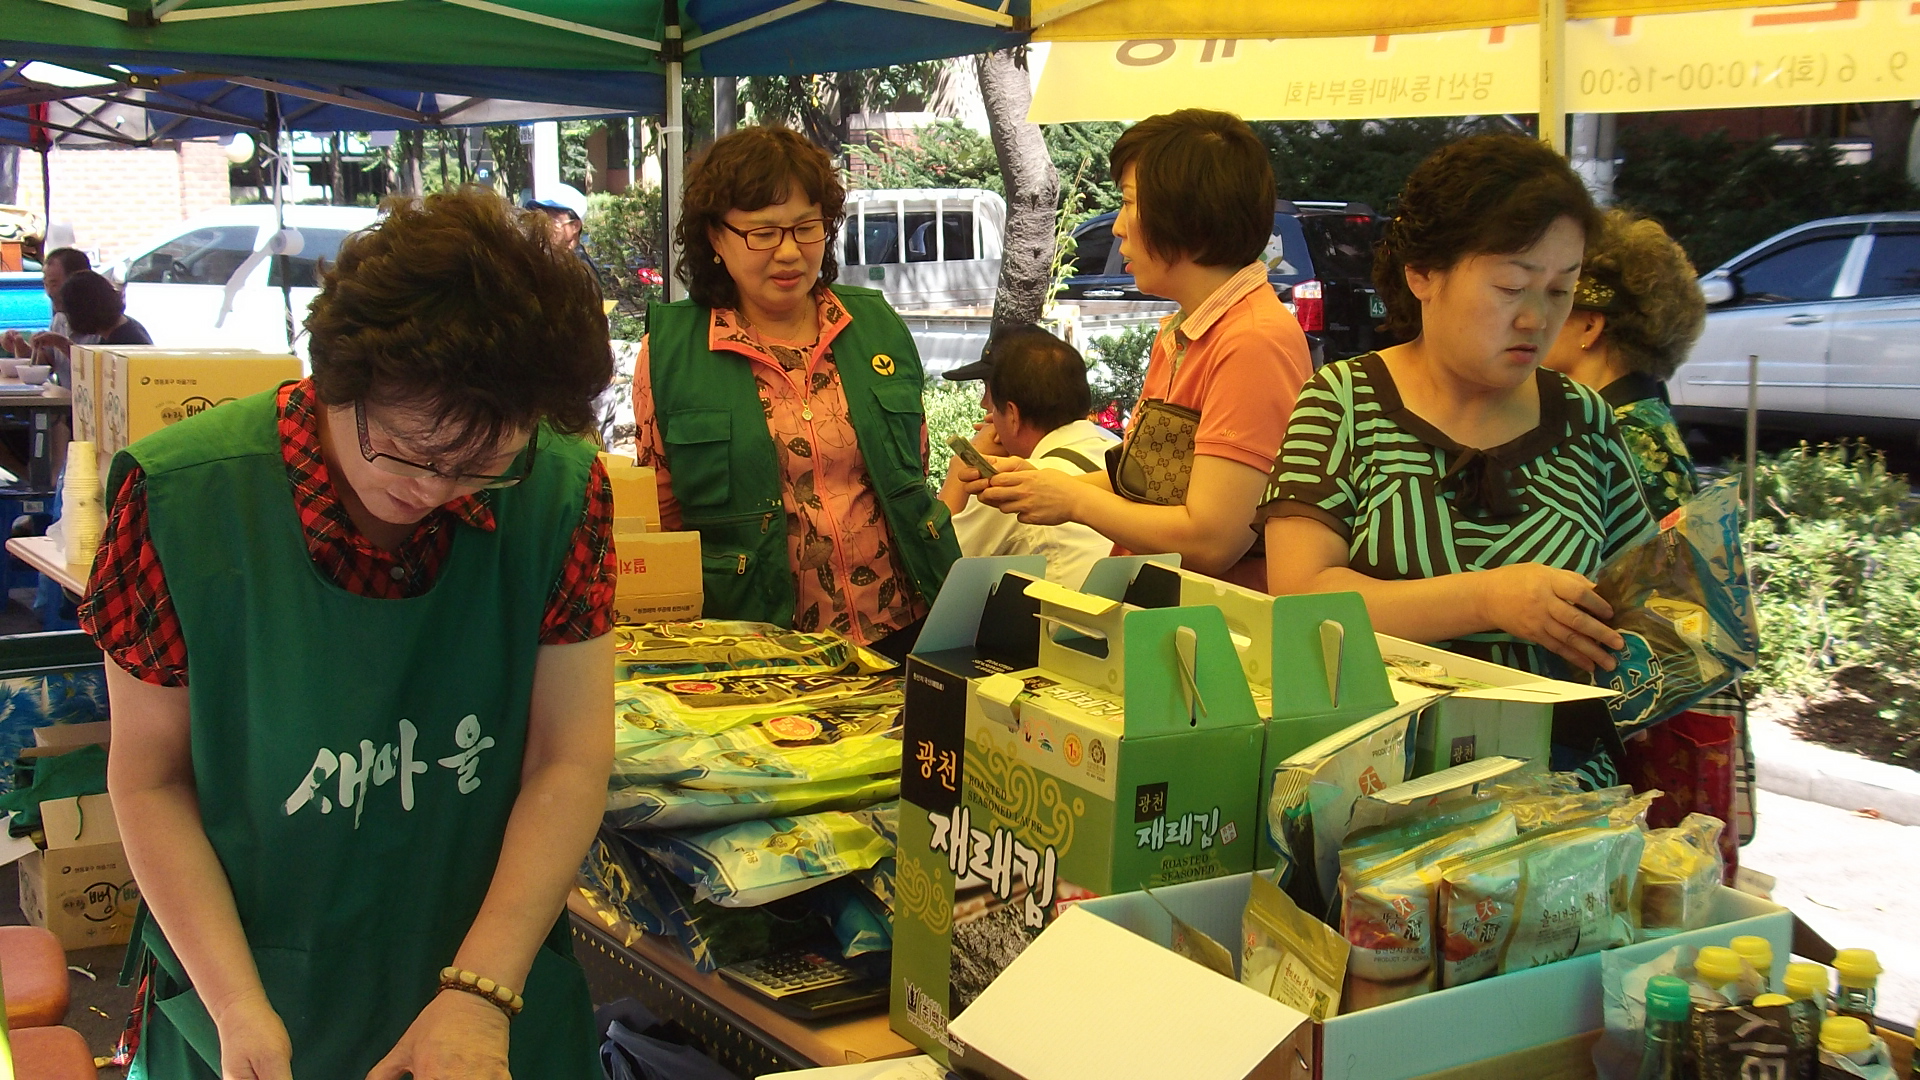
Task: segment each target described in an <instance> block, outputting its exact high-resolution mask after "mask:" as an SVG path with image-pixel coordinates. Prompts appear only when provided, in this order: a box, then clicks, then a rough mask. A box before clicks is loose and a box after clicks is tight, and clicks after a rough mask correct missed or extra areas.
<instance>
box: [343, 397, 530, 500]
mask: <svg viewBox="0 0 1920 1080" xmlns="http://www.w3.org/2000/svg"><path fill="white" fill-rule="evenodd" d="M353 420H354V423H355V424H356V425H358V426H359V428H360V455H361V456H362V457H364V458H366V459H367V464H369V465H372V466H373V467H374V468H376V469H379V470H380V471H381V472H385V473H391V474H393V475H394V476H404V477H407V478H409V479H412V480H429V479H431V480H451V481H453V482H454V483H456V484H461V485H464V486H467V487H480V488H507V487H512V486H513V485H515V484H517V483H519V482H520V481H522V480H525V479H526V478H527V477H528V476H529V475H531V474H532V472H533V457H534V454H535V452H536V451H538V449H539V442H540V432H539V430H538V429H537V428H536V429H535V430H534V433H533V434H532V435H530V436H528V438H527V445H526V446H525V447H524V448H522V449H521V451H520V454H519V456H518V457H515V458H514V463H515V464H516V465H518V466H519V467H518V468H515V469H513V470H511V471H509V472H504V473H501V474H500V475H498V476H489V475H486V474H484V473H456V472H447V471H446V470H444V469H441V468H440V467H439V466H437V465H434V464H433V463H431V462H423V461H408V460H407V459H406V458H403V457H395V456H393V455H392V454H388V453H383V452H381V451H379V450H375V449H374V448H373V441H372V440H371V439H369V438H367V407H366V405H365V404H363V403H362V402H358V401H356V402H354V403H353Z"/></svg>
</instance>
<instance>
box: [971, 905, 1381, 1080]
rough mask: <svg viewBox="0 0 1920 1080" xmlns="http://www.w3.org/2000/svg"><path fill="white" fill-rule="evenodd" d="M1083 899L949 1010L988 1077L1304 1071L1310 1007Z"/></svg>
mask: <svg viewBox="0 0 1920 1080" xmlns="http://www.w3.org/2000/svg"><path fill="white" fill-rule="evenodd" d="M1221 880H1224V881H1235V880H1238V881H1242V882H1244V881H1245V880H1246V879H1245V875H1242V876H1241V877H1239V878H1224V879H1221ZM1160 891H1161V890H1155V895H1158V894H1159V893H1160ZM1243 891H1244V889H1243ZM1140 895H1141V894H1139V893H1127V894H1123V896H1140ZM1149 902H1151V901H1149ZM1085 908H1086V905H1085V904H1081V905H1078V906H1076V907H1073V908H1069V909H1068V910H1067V912H1066V913H1065V914H1063V915H1061V916H1060V917H1059V918H1058V919H1056V920H1054V922H1053V924H1052V925H1051V926H1048V927H1047V928H1046V930H1044V931H1042V932H1041V934H1040V936H1039V937H1037V938H1035V939H1034V941H1033V944H1031V945H1029V946H1027V948H1026V951H1025V952H1022V953H1021V954H1020V956H1019V957H1018V958H1017V959H1015V960H1014V961H1013V963H1011V964H1009V965H1008V966H1007V969H1006V970H1005V971H1003V972H1001V973H1000V977H999V978H997V979H995V980H994V981H993V985H991V986H989V987H987V989H986V990H985V991H984V992H982V993H981V995H980V996H979V998H977V999H975V1001H974V1003H973V1004H972V1005H971V1006H969V1007H968V1008H967V1010H966V1011H965V1012H963V1013H961V1014H960V1015H959V1016H957V1017H954V1019H953V1021H952V1023H951V1024H950V1025H948V1030H949V1031H950V1032H951V1034H952V1035H953V1037H954V1039H955V1040H956V1041H957V1042H958V1043H960V1044H961V1052H960V1053H959V1054H958V1055H956V1064H959V1065H962V1066H964V1067H965V1068H967V1069H969V1070H971V1071H976V1072H979V1073H981V1074H983V1075H985V1076H988V1077H992V1078H995V1080H1012V1078H1017V1080H1171V1078H1175V1077H1177V1078H1179V1080H1306V1078H1307V1077H1308V1076H1310V1072H1309V1069H1308V1064H1309V1062H1310V1061H1311V1054H1310V1048H1311V1039H1310V1035H1311V1033H1312V1027H1313V1025H1312V1024H1311V1023H1309V1022H1308V1020H1307V1017H1306V1014H1304V1013H1300V1012H1296V1011H1295V1010H1293V1009H1290V1008H1288V1007H1286V1006H1285V1005H1282V1004H1280V1003H1279V1002H1277V1001H1275V1000H1273V999H1272V998H1269V997H1267V996H1266V995H1265V994H1262V993H1259V992H1258V991H1255V990H1249V989H1247V988H1246V987H1244V986H1241V985H1240V984H1239V983H1237V982H1234V981H1232V980H1230V979H1223V978H1221V977H1220V976H1218V975H1216V974H1214V973H1213V972H1211V971H1209V970H1207V969H1206V968H1203V967H1201V966H1200V965H1199V964H1196V963H1194V962H1193V961H1191V960H1188V959H1186V958H1185V957H1182V956H1178V955H1175V954H1174V953H1172V952H1169V951H1168V950H1166V949H1164V948H1162V947H1160V946H1159V945H1156V944H1154V943H1152V942H1150V941H1148V940H1146V939H1145V938H1142V937H1140V936H1138V935H1136V934H1131V933H1128V932H1127V931H1125V930H1123V929H1121V928H1120V927H1119V926H1117V925H1115V924H1113V923H1111V922H1108V921H1106V920H1105V919H1102V918H1099V917H1098V916H1095V915H1093V914H1091V913H1089V912H1088V911H1087V910H1085ZM1236 933H1237V931H1236ZM1228 940H1234V938H1229V939H1228ZM1354 1075H1355V1076H1364V1075H1367V1074H1365V1073H1355V1074H1354Z"/></svg>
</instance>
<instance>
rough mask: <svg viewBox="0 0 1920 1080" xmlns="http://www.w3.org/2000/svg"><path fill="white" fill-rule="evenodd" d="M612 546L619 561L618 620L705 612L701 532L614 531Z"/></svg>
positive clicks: (615, 594) (662, 619)
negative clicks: (701, 572)
mask: <svg viewBox="0 0 1920 1080" xmlns="http://www.w3.org/2000/svg"><path fill="white" fill-rule="evenodd" d="M613 546H614V550H615V552H616V554H617V555H618V558H619V562H620V576H619V577H618V578H617V579H616V580H615V582H614V587H613V618H614V621H615V622H622V623H640V622H665V621H669V620H678V619H697V618H699V617H700V605H701V600H702V593H703V591H704V587H703V586H702V585H701V583H700V534H699V533H694V532H670V533H663V532H636V531H631V530H627V531H621V530H615V531H614V534H613Z"/></svg>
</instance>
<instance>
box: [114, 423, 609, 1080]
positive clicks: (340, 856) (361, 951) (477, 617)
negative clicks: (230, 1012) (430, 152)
mask: <svg viewBox="0 0 1920 1080" xmlns="http://www.w3.org/2000/svg"><path fill="white" fill-rule="evenodd" d="M275 400H276V395H275V394H274V393H271V392H269V393H266V394H260V395H256V396H254V397H250V398H246V399H243V400H241V401H237V402H233V403H231V404H228V405H223V406H221V407H219V408H217V409H209V410H207V411H206V412H205V413H202V414H200V415H198V416H195V417H193V418H191V419H188V420H185V421H182V422H180V423H178V424H175V425H173V426H172V427H169V428H166V429H164V430H162V431H160V432H158V433H156V434H154V435H152V436H149V437H147V438H145V439H142V440H140V441H139V442H138V443H135V444H134V445H133V446H132V447H130V448H129V449H127V450H126V451H124V452H122V453H121V454H120V455H119V456H118V457H117V458H115V460H114V464H113V475H112V479H111V481H110V482H111V483H112V484H113V485H114V486H113V487H111V488H110V489H109V490H114V491H118V490H119V487H118V485H119V483H120V481H121V479H122V478H123V477H124V476H125V475H126V472H127V470H128V469H129V468H130V467H131V466H133V465H136V464H137V465H138V466H139V467H140V468H141V469H143V470H144V471H145V473H146V494H147V506H148V511H149V521H150V529H151V532H152V537H153V544H154V548H155V550H156V552H157V553H158V554H159V557H160V562H161V565H162V566H164V567H165V568H166V574H167V586H168V590H169V592H170V593H171V595H172V597H173V603H174V607H175V608H176V609H177V610H178V612H179V616H180V625H181V628H182V630H183V632H184V634H185V639H186V645H187V653H188V656H189V657H190V658H191V674H190V676H189V678H188V693H189V699H190V706H191V709H192V717H193V723H192V732H191V742H192V754H193V770H194V776H195V777H196V778H197V782H198V789H199V803H200V813H201V816H202V818H203V820H204V824H205V828H206V833H207V838H208V839H209V840H210V841H212V844H213V850H214V853H215V854H216V855H218V856H219V859H220V864H221V867H222V868H223V869H224V870H225V871H226V875H227V880H228V882H229V883H230V884H231V886H232V888H233V897H234V902H235V904H236V906H237V908H238V910H239V915H240V923H241V926H242V928H243V929H244V930H245V932H246V937H247V943H248V945H249V946H250V947H251V948H252V952H253V956H254V960H255V962H256V963H257V965H258V966H259V969H260V977H261V980H262V982H263V984H264V985H265V987H266V991H267V997H268V1000H270V1001H271V1002H272V1003H273V1006H274V1009H275V1010H276V1011H277V1012H278V1013H279V1014H280V1017H281V1019H282V1020H284V1021H285V1022H286V1025H287V1031H288V1034H289V1035H290V1036H291V1037H292V1039H293V1075H294V1076H295V1078H296V1080H341V1078H347V1077H362V1076H365V1075H366V1074H367V1071H368V1070H369V1069H371V1068H372V1067H373V1065H374V1063H376V1062H377V1061H379V1060H380V1059H381V1058H382V1057H384V1056H385V1055H386V1054H387V1052H388V1051H389V1050H391V1049H392V1048H393V1045H394V1043H395V1042H397V1041H398V1040H399V1038H400V1035H401V1034H402V1033H403V1032H404V1031H405V1030H406V1028H407V1026H408V1025H409V1024H411V1023H412V1022H413V1020H414V1018H415V1017H416V1016H417V1015H418V1014H419V1012H420V1010H421V1009H422V1008H424V1007H425V1006H426V1004H427V1002H428V1001H430V1000H431V999H432V998H433V996H434V994H435V993H436V992H437V988H438V982H439V972H440V969H441V968H442V967H443V966H446V965H448V964H451V963H452V962H453V957H454V954H455V952H456V951H457V950H458V948H459V946H460V943H461V941H462V939H463V938H465V936H466V933H467V930H468V928H469V927H470V926H471V924H472V922H473V919H474V917H475V915H476V914H477V913H478V912H479V909H480V902H481V900H482V899H483V898H484V897H485V895H486V892H487V888H488V886H489V884H490V883H491V881H492V878H493V873H494V868H495V864H496V863H497V862H498V859H499V855H500V847H501V841H502V838H503V837H504V836H505V833H506V826H507V816H508V814H509V812H510V811H511V810H512V808H513V803H514V799H515V798H516V796H517V795H518V792H519V778H520V767H521V760H522V755H523V753H524V750H525V746H526V734H527V720H528V709H529V705H530V702H531V699H532V690H533V670H534V660H535V654H536V652H537V650H538V648H539V633H540V623H541V618H542V614H543V612H544V610H545V608H546V604H547V600H548V597H549V595H550V593H551V591H552V588H553V583H554V581H555V579H556V578H557V577H558V575H559V572H560V568H561V566H562V564H563V561H564V560H565V558H566V556H567V552H568V548H569V541H570V538H571V535H572V533H573V530H574V528H575V526H576V525H577V523H578V522H579V519H580V514H581V511H582V504H583V499H584V497H585V496H584V492H585V487H586V482H587V476H588V472H589V469H590V467H591V464H592V461H593V449H592V448H591V447H590V446H588V445H586V444H585V443H583V442H582V441H580V440H578V439H572V438H561V437H556V436H554V435H553V434H552V433H550V432H545V431H543V432H542V433H541V439H540V441H541V446H540V449H539V453H538V456H537V458H536V460H535V465H534V472H533V475H532V476H531V477H529V478H528V479H527V481H526V482H524V483H522V484H521V485H519V486H517V487H513V488H507V489H503V490H500V491H495V492H493V493H492V495H491V498H492V499H493V507H494V512H495V515H496V520H497V529H496V530H495V531H494V532H491V533H489V532H482V531H480V530H478V529H472V528H467V527H465V526H458V527H457V528H458V532H457V534H456V536H455V538H454V542H453V550H452V552H451V553H450V554H449V556H448V558H447V561H446V563H445V565H444V566H443V567H442V569H441V571H440V576H439V578H438V580H436V581H435V582H434V585H433V588H432V589H430V590H428V592H427V593H426V594H425V595H423V596H418V597H413V598H410V599H404V600H376V599H372V598H369V597H364V596H356V595H354V594H352V593H349V592H347V591H346V590H344V589H342V588H340V587H339V586H338V585H336V584H334V583H333V582H332V581H330V580H328V579H326V578H325V577H324V576H323V575H322V574H321V572H320V570H319V569H318V568H317V567H315V566H314V564H313V561H312V559H311V558H310V557H309V556H308V554H307V546H306V541H305V538H304V535H303V533H302V530H301V525H300V519H299V515H298V513H297V511H296V509H295V506H294V499H293V490H292V487H291V484H290V482H289V480H288V476H287V468H286V464H285V462H284V460H283V458H282V457H281V451H280V439H279V435H278V432H277V412H276V409H275ZM566 930H567V926H566V919H565V917H564V916H563V917H562V918H561V920H560V923H559V924H558V925H556V926H555V927H554V930H553V932H552V934H551V935H550V936H549V938H548V940H547V942H546V945H545V946H544V947H542V948H541V949H540V950H539V955H538V957H537V958H536V959H535V961H534V964H533V970H532V972H531V974H530V975H529V976H528V977H527V985H526V987H525V989H524V991H523V993H524V995H525V998H526V1010H525V1012H523V1013H522V1014H521V1015H520V1016H519V1017H518V1018H517V1019H515V1020H514V1022H513V1025H512V1035H511V1042H510V1054H511V1067H512V1071H513V1076H514V1077H515V1080H543V1078H549V1077H551V1078H554V1080H593V1078H597V1077H598V1076H599V1075H600V1070H599V1065H598V1060H597V1059H598V1053H597V1045H596V1040H595V1037H594V1031H593V1018H592V1008H591V1005H590V1004H589V1001H588V998H587V991H586V983H585V979H584V977H583V976H582V974H581V971H580V968H579V965H578V964H576V963H575V962H574V960H573V957H572V950H571V947H570V944H569V940H568V936H567V933H566ZM142 946H145V947H146V949H147V950H148V951H149V952H150V953H151V954H152V955H153V956H154V958H155V959H156V960H157V961H158V965H157V968H156V970H155V972H154V984H153V990H154V1000H155V1001H156V1002H157V1008H155V1009H150V1010H149V1011H148V1014H147V1022H146V1035H145V1038H144V1039H143V1041H142V1043H141V1046H140V1060H141V1062H142V1063H143V1064H144V1070H143V1071H142V1072H141V1073H140V1075H145V1076H150V1077H155V1078H164V1080H185V1078H190V1077H191V1078H215V1077H217V1076H218V1063H219V1060H220V1059H219V1040H218V1036H217V1034H216V1032H215V1030H214V1026H213V1023H212V1021H211V1019H210V1018H209V1017H208V1015H207V1012H206V1009H205V1008H204V1007H203V1006H202V1005H201V1003H200V1001H199V998H198V996H197V995H196V994H195V993H194V991H193V989H192V987H191V985H190V984H189V983H188V980H187V978H186V975H185V972H184V970H183V969H182V968H181V966H180V965H179V963H178V961H177V960H176V959H175V958H174V955H173V952H172V950H171V949H170V948H169V947H168V945H167V942H166V940H165V937H164V936H163V935H162V934H161V933H160V930H159V927H158V926H157V925H156V924H155V923H154V922H152V921H151V920H146V921H144V923H143V927H142V929H141V931H140V936H139V938H138V939H137V940H136V941H135V943H134V946H133V949H134V950H136V951H137V950H139V949H140V948H141V947H142ZM483 974H484V973H483Z"/></svg>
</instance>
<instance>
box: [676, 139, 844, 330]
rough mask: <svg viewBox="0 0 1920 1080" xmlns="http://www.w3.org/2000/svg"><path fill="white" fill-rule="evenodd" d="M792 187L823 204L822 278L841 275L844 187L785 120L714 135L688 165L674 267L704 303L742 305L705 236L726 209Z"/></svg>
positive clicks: (775, 197)
mask: <svg viewBox="0 0 1920 1080" xmlns="http://www.w3.org/2000/svg"><path fill="white" fill-rule="evenodd" d="M795 188H798V189H799V190H800V192H801V193H803V194H805V195H806V197H807V199H808V201H810V202H816V203H819V204H820V216H821V217H822V218H824V219H825V220H826V223H827V240H826V249H827V250H826V253H825V255H824V256H823V257H822V261H821V263H820V281H819V282H818V283H817V284H826V285H831V284H832V283H833V281H834V279H835V278H837V277H839V275H840V264H839V261H838V260H836V259H835V258H834V253H833V249H834V242H833V241H834V238H835V237H836V236H838V235H839V232H840V221H841V218H842V217H843V216H844V214H845V211H846V205H847V189H846V186H845V185H844V184H842V183H841V182H840V174H839V172H838V171H837V170H836V169H835V168H834V167H833V159H832V158H830V157H828V156H827V152H826V151H825V150H822V149H820V148H819V147H818V146H815V145H814V144H813V143H811V142H809V141H807V138H806V136H804V135H801V134H800V133H799V132H796V131H793V130H791V129H789V128H784V127H744V128H741V129H740V130H738V131H736V132H734V133H733V134H731V135H724V136H722V137H720V138H718V139H715V140H714V142H713V145H711V146H709V147H707V149H706V152H705V153H703V154H701V155H700V156H699V157H698V158H696V159H695V160H694V162H693V164H692V165H689V166H687V189H686V194H684V195H682V196H681V199H680V207H681V210H680V223H679V225H677V226H675V229H674V232H675V238H676V240H677V243H678V246H679V248H680V265H679V266H678V267H676V268H675V274H676V276H678V277H679V278H680V280H682V281H684V282H686V283H687V295H688V297H690V298H691V299H692V300H693V302H694V303H696V304H698V305H700V306H701V307H704V308H733V307H738V306H740V289H739V287H738V286H736V285H735V284H734V283H733V276H732V275H731V274H728V273H727V268H726V265H725V264H723V263H721V262H720V260H719V256H718V254H717V253H716V252H715V251H714V249H713V240H712V239H711V237H710V236H709V234H710V233H712V232H713V231H714V230H715V229H718V228H719V227H720V223H721V221H722V220H723V219H724V218H725V217H726V214H727V211H729V210H758V209H760V208H761V207H764V206H772V205H773V204H774V203H777V202H784V201H785V200H786V199H787V197H788V196H790V195H791V194H793V191H794V189H795Z"/></svg>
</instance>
